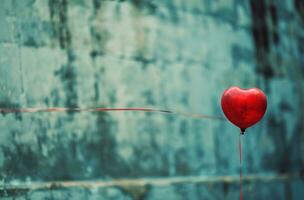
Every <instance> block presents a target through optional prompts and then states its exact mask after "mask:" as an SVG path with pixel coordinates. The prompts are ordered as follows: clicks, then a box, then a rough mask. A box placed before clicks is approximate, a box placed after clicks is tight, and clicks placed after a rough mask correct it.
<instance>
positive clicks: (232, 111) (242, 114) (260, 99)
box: [221, 86, 267, 133]
mask: <svg viewBox="0 0 304 200" xmlns="http://www.w3.org/2000/svg"><path fill="white" fill-rule="evenodd" d="M221 104H222V110H223V112H224V114H225V116H226V117H227V118H228V120H229V121H230V122H232V123H233V124H234V125H236V126H237V127H239V128H240V129H241V132H242V133H244V132H245V130H246V128H248V127H250V126H252V125H254V124H255V123H257V122H258V121H260V120H261V119H262V117H263V116H264V114H265V111H266V108H267V98H266V95H265V94H264V93H263V91H261V90H260V89H258V88H251V89H241V88H239V87H235V86H234V87H230V88H228V89H227V90H225V91H224V93H223V96H222V101H221Z"/></svg>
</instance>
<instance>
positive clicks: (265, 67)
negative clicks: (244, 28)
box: [250, 0, 279, 79]
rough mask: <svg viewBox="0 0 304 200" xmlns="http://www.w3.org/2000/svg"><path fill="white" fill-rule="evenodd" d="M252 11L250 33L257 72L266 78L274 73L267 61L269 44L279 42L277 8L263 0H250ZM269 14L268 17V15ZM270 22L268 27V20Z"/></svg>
mask: <svg viewBox="0 0 304 200" xmlns="http://www.w3.org/2000/svg"><path fill="white" fill-rule="evenodd" d="M250 6H251V13H252V34H253V39H254V43H255V48H256V62H257V68H256V71H257V73H260V74H262V75H263V76H264V77H265V78H266V79H270V78H272V77H273V76H274V75H275V72H274V69H273V67H272V66H271V64H270V61H269V57H268V56H269V53H270V46H271V45H276V44H278V42H279V36H278V33H277V28H276V27H277V20H278V19H277V18H278V17H277V10H276V7H275V5H274V4H270V5H268V4H267V2H266V1H265V0H261V1H255V0H251V1H250ZM269 16H270V17H269ZM269 18H270V21H271V23H272V28H271V29H270V27H269V24H268V20H269Z"/></svg>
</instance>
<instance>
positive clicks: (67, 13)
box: [0, 0, 304, 200]
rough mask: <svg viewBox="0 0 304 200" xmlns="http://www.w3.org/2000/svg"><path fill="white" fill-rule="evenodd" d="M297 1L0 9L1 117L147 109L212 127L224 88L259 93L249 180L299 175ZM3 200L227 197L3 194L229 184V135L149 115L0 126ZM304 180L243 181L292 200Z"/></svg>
mask: <svg viewBox="0 0 304 200" xmlns="http://www.w3.org/2000/svg"><path fill="white" fill-rule="evenodd" d="M303 24H304V3H303V1H301V0H285V1H284V0H280V1H276V0H267V1H266V0H262V1H255V0H246V1H242V0H220V1H211V0H187V1H185V0H125V1H114V0H113V1H110V0H49V1H47V0H22V1H18V0H1V3H0V105H1V107H9V108H11V107H14V108H18V107H76V106H79V107H92V106H101V107H156V108H167V109H172V110H177V111H187V112H193V113H202V114H208V115H216V116H222V115H223V114H222V112H221V108H220V104H219V102H220V96H221V94H222V92H223V90H224V89H225V88H227V87H229V86H231V85H239V86H241V87H244V88H247V87H259V88H261V89H263V90H265V92H266V94H267V96H268V102H269V106H268V111H267V113H266V116H265V118H264V119H263V120H262V121H261V122H260V123H259V124H258V125H256V126H254V127H253V128H250V129H248V131H247V133H246V135H245V137H244V176H246V174H274V175H276V174H289V173H292V174H294V173H296V174H300V175H301V174H302V175H303V171H304V168H303V166H304V157H303V155H304V123H303V119H304V112H303V110H304V90H303V88H304V81H303V80H304V79H303V75H304V60H303V58H304V49H303V42H304V28H303ZM0 130H1V134H0V175H1V178H2V186H1V188H2V189H1V196H2V198H3V199H11V198H16V199H135V200H140V199H145V200H152V199H153V200H154V199H167V200H171V199H172V200H178V199H190V200H195V199H237V198H238V195H239V193H238V184H237V183H234V184H224V183H219V184H214V185H208V184H205V183H204V184H199V183H197V184H187V183H184V184H179V185H174V184H172V185H166V186H155V185H148V186H147V187H145V188H140V187H131V186H130V188H131V189H127V190H126V189H124V188H123V187H119V186H111V187H100V188H97V189H94V190H91V189H86V188H82V187H75V188H65V189H56V188H51V189H49V190H48V189H45V190H38V191H36V190H35V191H28V190H24V191H23V190H18V189H16V190H10V192H8V191H6V189H5V188H6V185H9V184H12V183H13V185H14V184H15V185H18V184H19V183H28V184H30V183H31V182H32V181H35V182H41V183H43V182H44V181H58V180H63V181H79V180H101V181H102V180H111V179H122V178H136V179H137V180H138V181H139V182H140V180H141V179H142V178H145V177H162V178H164V179H165V178H166V177H184V176H185V177H187V176H194V177H195V176H210V177H214V176H220V175H233V176H234V175H237V174H238V172H239V160H238V148H237V147H238V146H237V142H238V133H239V130H237V128H235V127H233V126H232V125H231V124H230V123H228V122H219V121H215V120H207V119H206V120H198V119H190V118H185V117H181V116H173V115H162V114H152V113H147V114H146V113H138V112H124V113H35V114H30V113H27V114H1V115H0ZM300 188H303V180H301V179H295V178H291V179H288V180H285V181H280V180H277V181H276V180H273V181H272V182H271V183H267V184H265V183H264V184H263V183H260V182H258V181H257V182H256V181H248V183H246V184H245V185H244V193H245V196H247V197H248V198H249V197H250V198H252V199H303V198H304V194H303V191H302V190H301V189H300Z"/></svg>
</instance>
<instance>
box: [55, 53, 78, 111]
mask: <svg viewBox="0 0 304 200" xmlns="http://www.w3.org/2000/svg"><path fill="white" fill-rule="evenodd" d="M67 55H68V62H67V64H65V65H62V66H61V68H60V69H59V70H57V71H55V73H54V74H55V75H56V76H58V77H59V78H60V79H61V80H62V84H63V87H64V91H65V93H66V97H65V106H66V107H77V101H78V94H77V72H76V66H75V65H74V62H75V60H76V56H75V54H74V51H73V50H72V49H70V50H68V51H67Z"/></svg>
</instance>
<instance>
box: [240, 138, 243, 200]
mask: <svg viewBox="0 0 304 200" xmlns="http://www.w3.org/2000/svg"><path fill="white" fill-rule="evenodd" d="M241 137H242V134H240V135H239V156H240V200H243V171H242V168H243V165H242V138H241Z"/></svg>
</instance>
